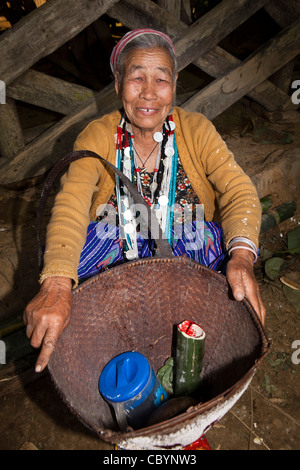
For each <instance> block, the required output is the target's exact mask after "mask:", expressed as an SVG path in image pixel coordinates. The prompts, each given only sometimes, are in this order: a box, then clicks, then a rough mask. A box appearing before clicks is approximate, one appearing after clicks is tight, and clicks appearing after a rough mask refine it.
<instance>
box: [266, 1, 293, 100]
mask: <svg viewBox="0 0 300 470" xmlns="http://www.w3.org/2000/svg"><path fill="white" fill-rule="evenodd" d="M265 10H266V11H267V13H268V14H269V15H270V16H271V17H272V18H273V20H274V21H275V22H276V23H277V24H278V25H279V26H281V27H282V28H286V27H287V26H289V25H290V24H291V23H292V22H293V21H294V20H295V18H299V16H300V2H299V1H293V0H290V1H289V2H283V1H282V0H277V1H276V2H269V3H268V4H267V5H266V6H265ZM293 70H294V60H292V61H291V62H289V63H287V64H286V65H285V66H284V67H283V68H281V69H279V70H278V71H277V72H276V73H275V74H273V75H272V76H271V77H270V80H271V82H272V83H274V84H275V85H276V86H277V87H278V88H280V89H281V90H283V91H285V92H286V93H288V92H289V91H290V86H291V80H292V75H293Z"/></svg>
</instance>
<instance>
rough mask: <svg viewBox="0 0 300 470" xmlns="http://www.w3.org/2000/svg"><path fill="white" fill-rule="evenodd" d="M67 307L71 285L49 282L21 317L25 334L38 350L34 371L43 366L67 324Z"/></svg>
mask: <svg viewBox="0 0 300 470" xmlns="http://www.w3.org/2000/svg"><path fill="white" fill-rule="evenodd" d="M71 306H72V295H71V285H67V286H66V285H65V284H64V283H61V282H59V283H57V282H56V281H55V280H51V283H50V282H48V283H46V284H45V286H44V284H43V286H42V289H41V290H40V292H39V293H38V294H37V295H36V296H35V297H34V299H33V300H32V301H31V302H30V303H29V304H28V306H27V307H26V309H25V311H24V315H23V318H24V323H25V324H26V334H27V336H28V338H30V343H31V345H32V346H33V347H34V348H39V347H41V351H40V354H39V356H38V359H37V362H36V369H35V370H36V372H40V371H42V370H43V369H44V368H45V367H46V366H47V364H48V362H49V360H50V357H51V355H52V353H53V351H54V348H55V345H56V343H57V340H58V338H59V336H60V335H61V333H62V331H63V330H64V328H65V327H66V326H67V325H68V323H69V320H70V315H71Z"/></svg>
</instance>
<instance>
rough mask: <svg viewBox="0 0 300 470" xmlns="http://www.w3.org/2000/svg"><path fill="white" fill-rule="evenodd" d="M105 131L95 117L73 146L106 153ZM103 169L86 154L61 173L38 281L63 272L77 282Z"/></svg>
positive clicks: (60, 274) (107, 145)
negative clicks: (92, 206)
mask: <svg viewBox="0 0 300 470" xmlns="http://www.w3.org/2000/svg"><path fill="white" fill-rule="evenodd" d="M101 130H102V132H101ZM107 135H108V133H107V131H106V132H103V129H102V128H101V126H100V128H99V123H98V122H97V121H94V122H92V123H91V124H89V125H88V126H87V128H86V129H85V130H84V131H83V132H82V133H81V134H80V135H79V136H78V138H77V140H76V142H75V144H74V150H91V151H93V152H96V153H98V154H101V155H104V156H105V155H107V153H108V147H109V144H108V139H107V137H106V136H107ZM103 171H104V168H103V165H102V163H101V162H100V161H99V160H97V159H95V158H89V157H88V158H83V159H80V160H77V161H75V162H73V163H71V164H70V166H69V168H68V170H67V171H66V173H65V174H64V175H63V177H62V179H61V188H60V191H59V192H58V194H57V196H56V198H55V203H54V206H53V208H52V213H51V218H50V222H49V224H48V226H47V230H46V245H45V253H44V267H43V270H42V272H41V274H40V283H42V282H43V281H44V280H45V279H46V278H48V277H52V276H62V277H68V278H71V279H72V280H73V282H74V286H76V285H77V284H78V276H77V270H78V265H79V260H80V254H81V250H82V248H83V246H84V243H85V240H86V233H87V226H88V224H89V222H90V208H91V202H92V198H93V195H94V193H95V192H97V191H98V189H99V188H98V186H97V184H98V183H99V180H100V179H101V176H102V174H103Z"/></svg>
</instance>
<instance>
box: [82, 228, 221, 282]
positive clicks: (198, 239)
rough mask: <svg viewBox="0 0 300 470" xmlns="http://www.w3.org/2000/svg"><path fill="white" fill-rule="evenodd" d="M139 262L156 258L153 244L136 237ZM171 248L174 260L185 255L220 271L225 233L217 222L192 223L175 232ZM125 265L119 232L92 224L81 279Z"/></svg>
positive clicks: (84, 252)
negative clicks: (151, 257)
mask: <svg viewBox="0 0 300 470" xmlns="http://www.w3.org/2000/svg"><path fill="white" fill-rule="evenodd" d="M137 245H138V253H139V258H146V257H149V256H153V249H154V241H153V240H150V239H145V238H143V237H142V236H141V235H139V234H138V236H137ZM171 248H172V250H173V253H174V255H175V256H182V255H183V254H185V255H186V256H188V257H189V258H191V259H193V260H194V261H196V262H198V263H200V264H202V265H204V266H207V267H209V268H211V269H214V270H219V268H220V266H221V264H222V262H223V261H224V258H225V256H226V252H225V247H224V240H223V231H222V228H221V226H220V224H218V223H216V222H205V221H202V222H197V221H193V222H190V223H188V224H185V226H184V229H183V228H182V227H181V226H178V227H176V226H175V228H174V227H173V229H172V243H171ZM124 262H126V258H125V257H124V252H123V240H122V239H121V238H120V233H119V228H118V227H116V226H113V225H109V224H108V223H106V222H90V224H89V226H88V229H87V237H86V242H85V245H84V247H83V249H82V252H81V256H80V262H79V267H78V278H79V279H85V278H88V277H91V276H94V275H95V274H98V273H100V272H101V271H103V269H105V268H106V267H107V266H113V265H117V264H120V263H124Z"/></svg>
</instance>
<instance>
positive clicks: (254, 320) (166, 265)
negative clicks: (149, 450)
mask: <svg viewBox="0 0 300 470" xmlns="http://www.w3.org/2000/svg"><path fill="white" fill-rule="evenodd" d="M186 319H188V320H192V321H194V322H196V323H199V324H200V325H201V326H202V328H203V329H204V331H205V333H206V343H205V357H204V371H203V386H202V391H201V396H199V405H196V407H195V408H194V413H183V414H182V415H179V416H177V417H175V418H172V419H170V420H169V421H167V422H164V423H159V424H156V425H154V426H152V427H151V429H150V428H143V429H140V430H137V431H131V432H130V433H127V434H130V436H131V437H132V436H134V435H135V434H136V435H139V436H140V435H143V433H146V434H147V435H149V433H150V435H151V432H157V431H161V432H168V430H169V431H170V430H172V429H176V428H178V427H180V426H182V425H183V424H184V422H185V421H187V420H191V419H192V417H193V416H195V415H198V414H201V413H202V412H206V413H207V410H209V409H212V410H213V408H214V407H215V406H216V404H218V405H219V404H220V403H221V402H222V401H224V400H226V399H227V397H228V396H229V395H230V394H232V393H236V392H237V391H238V389H239V388H240V387H243V383H244V381H245V380H248V379H249V374H252V373H254V371H255V370H256V367H257V366H258V364H259V363H260V361H261V360H262V358H263V357H264V356H265V354H266V353H267V350H268V340H267V338H266V335H265V332H264V330H263V327H262V325H261V323H260V321H259V319H258V317H257V315H256V313H255V311H254V310H253V309H252V307H251V305H250V304H249V303H248V302H247V301H246V300H244V301H242V302H237V301H235V300H233V299H231V298H230V292H229V290H228V285H227V282H226V279H225V277H224V276H223V275H221V274H218V273H216V272H214V271H212V270H210V269H208V268H206V267H203V266H201V265H199V264H198V263H196V262H194V261H192V260H190V259H188V258H185V257H176V258H175V257H173V258H170V259H168V258H163V259H162V258H147V259H144V260H139V261H134V262H130V263H128V264H124V265H121V266H118V267H114V268H112V269H109V270H107V271H106V272H104V273H101V274H99V275H97V276H95V277H94V278H92V279H90V280H88V281H86V282H84V283H83V284H82V285H80V286H79V287H77V288H76V289H75V290H74V291H73V308H72V316H71V321H70V324H69V326H68V327H67V328H66V329H65V330H64V332H63V334H62V335H61V337H60V339H59V341H58V344H57V346H56V349H55V352H54V354H53V356H52V358H51V361H50V363H49V370H50V373H51V376H52V379H53V381H54V383H55V386H56V387H57V389H58V390H59V392H60V394H61V397H62V398H63V400H64V401H65V402H66V403H67V405H68V406H69V407H70V409H71V410H72V411H73V412H74V413H75V414H76V416H77V417H78V418H79V419H80V420H81V421H82V422H83V423H84V424H85V425H86V426H88V427H89V428H90V429H92V430H94V431H95V432H96V433H97V434H99V436H101V438H102V439H104V440H106V441H109V442H114V443H118V441H122V440H124V433H120V432H118V430H117V428H116V426H115V423H114V420H113V418H112V414H111V411H110V409H109V406H108V405H107V404H106V402H105V401H104V400H103V399H102V397H101V396H100V393H99V390H98V380H99V376H100V373H101V371H102V369H103V367H104V366H105V365H106V364H107V363H108V362H109V361H110V360H111V359H112V358H113V357H114V356H116V355H118V354H120V353H123V352H125V351H138V352H140V353H142V354H144V355H145V356H146V357H147V359H148V360H149V361H150V363H151V365H152V366H153V368H154V370H155V371H156V372H157V370H158V369H159V368H160V367H161V366H162V365H163V363H164V361H165V360H166V359H167V358H168V357H170V356H171V355H172V338H173V330H174V327H175V326H176V325H177V324H178V323H180V322H181V321H183V320H186ZM200 400H201V404H200ZM125 437H126V436H125Z"/></svg>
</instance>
